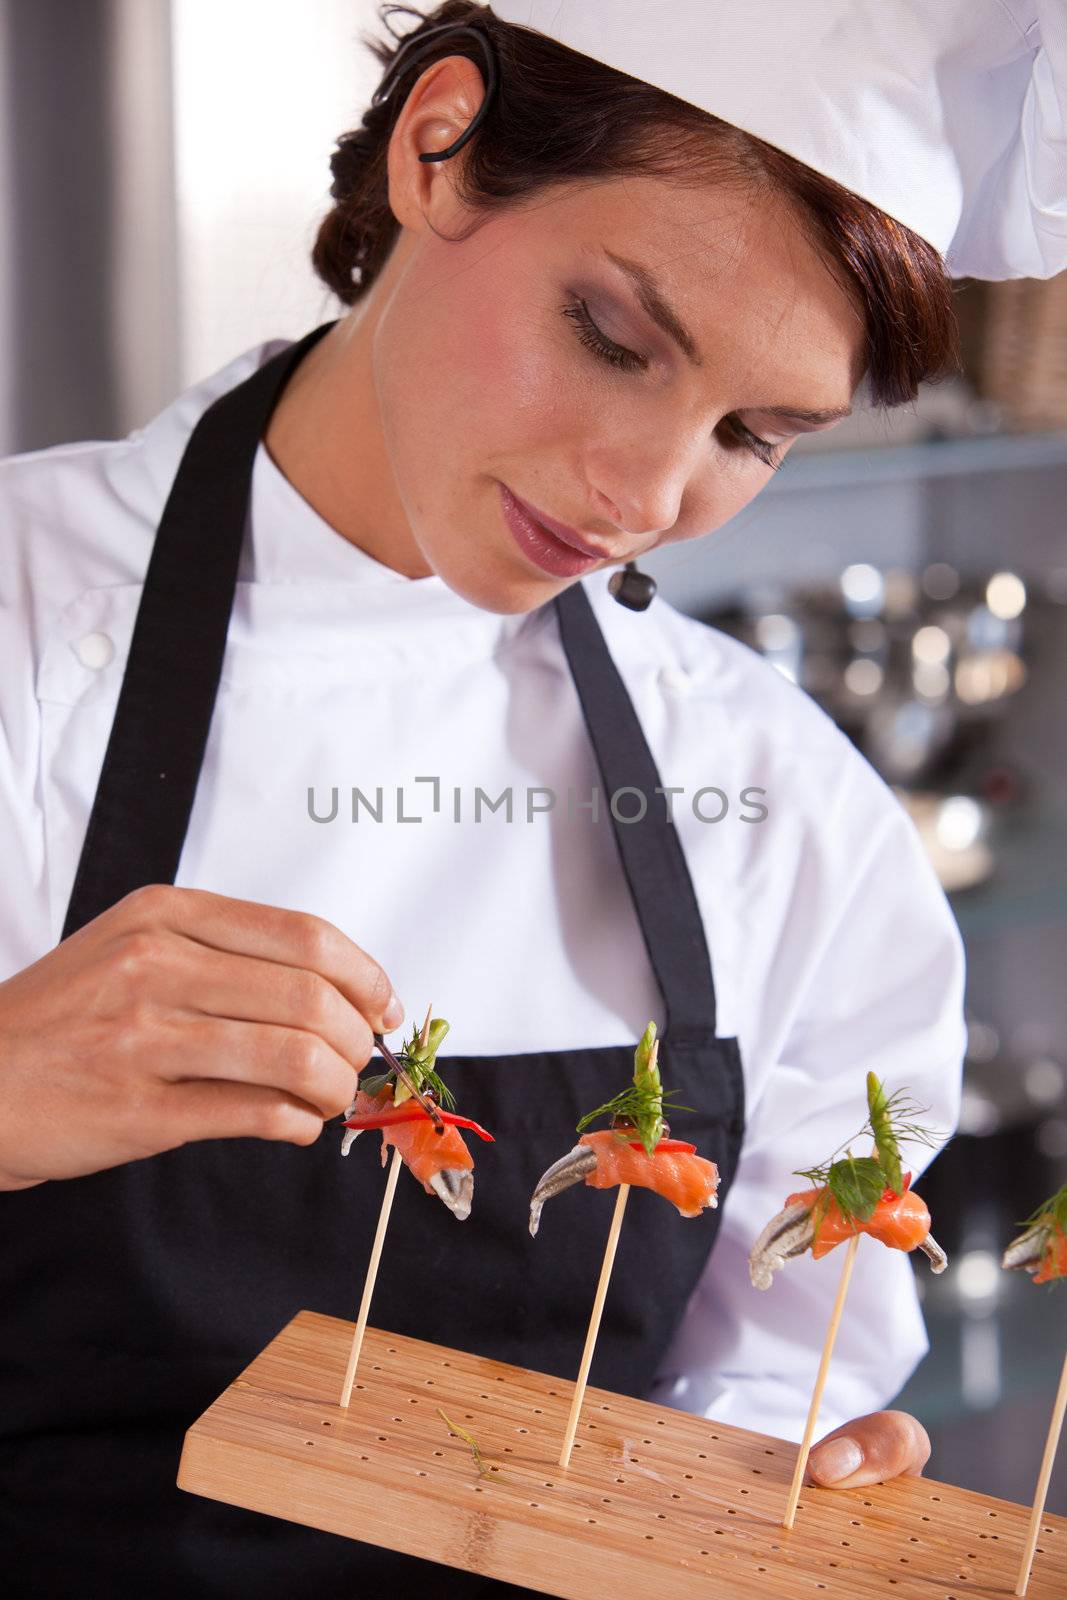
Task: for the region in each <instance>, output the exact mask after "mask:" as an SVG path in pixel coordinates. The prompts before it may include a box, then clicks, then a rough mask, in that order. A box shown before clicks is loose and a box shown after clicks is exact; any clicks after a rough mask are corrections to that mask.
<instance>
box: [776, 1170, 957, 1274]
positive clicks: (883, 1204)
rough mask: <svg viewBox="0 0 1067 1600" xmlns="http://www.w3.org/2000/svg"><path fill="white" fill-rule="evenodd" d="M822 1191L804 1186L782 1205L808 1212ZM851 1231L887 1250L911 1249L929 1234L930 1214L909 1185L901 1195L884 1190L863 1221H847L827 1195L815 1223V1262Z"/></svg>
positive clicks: (849, 1237) (842, 1240) (851, 1233)
mask: <svg viewBox="0 0 1067 1600" xmlns="http://www.w3.org/2000/svg"><path fill="white" fill-rule="evenodd" d="M824 1193H825V1191H824V1190H822V1189H806V1190H804V1192H803V1193H801V1194H791V1195H790V1196H789V1198H788V1200H787V1201H786V1205H787V1206H793V1205H803V1206H806V1207H807V1209H808V1211H811V1210H813V1208H814V1207H815V1204H816V1202H817V1201H818V1200H819V1199H820V1197H821V1196H822V1195H823V1194H824ZM854 1233H869V1234H870V1235H871V1237H872V1238H874V1239H878V1240H880V1241H881V1243H882V1244H884V1245H888V1246H889V1248H890V1249H891V1250H914V1249H915V1248H916V1247H917V1246H918V1245H920V1244H922V1242H923V1240H924V1239H926V1238H927V1237H928V1235H929V1233H930V1213H929V1211H928V1210H927V1208H926V1203H925V1201H923V1200H920V1198H919V1196H918V1195H917V1194H915V1193H913V1191H912V1190H911V1189H910V1188H905V1190H904V1193H903V1194H892V1193H891V1192H890V1191H889V1190H888V1189H887V1190H886V1192H885V1194H884V1195H883V1196H882V1198H881V1200H880V1201H879V1202H878V1205H877V1207H876V1208H875V1212H874V1215H873V1216H871V1217H868V1218H867V1220H866V1221H865V1222H861V1221H860V1220H859V1219H856V1220H851V1221H850V1220H848V1219H847V1218H845V1217H844V1216H842V1214H841V1211H840V1208H839V1207H838V1204H837V1201H836V1200H835V1199H834V1198H833V1196H832V1195H831V1196H830V1197H829V1198H828V1199H827V1200H826V1202H825V1206H824V1209H823V1210H822V1214H821V1216H820V1219H819V1221H818V1222H817V1223H816V1225H815V1237H814V1239H813V1241H812V1246H811V1253H812V1256H813V1257H814V1258H815V1260H816V1261H819V1260H820V1259H821V1258H822V1257H823V1256H826V1255H829V1254H830V1251H831V1250H833V1249H834V1248H835V1247H836V1246H837V1245H839V1244H842V1243H843V1242H844V1241H845V1240H846V1239H851V1237H852V1235H853V1234H854Z"/></svg>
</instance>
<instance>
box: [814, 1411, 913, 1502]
mask: <svg viewBox="0 0 1067 1600" xmlns="http://www.w3.org/2000/svg"><path fill="white" fill-rule="evenodd" d="M929 1459H930V1436H929V1434H928V1433H927V1431H926V1429H925V1428H924V1427H923V1425H922V1423H921V1422H919V1421H918V1420H917V1419H916V1418H915V1417H912V1416H909V1414H908V1413H907V1412H906V1411H873V1412H871V1413H870V1415H869V1416H866V1417H857V1418H856V1420H855V1421H854V1422H846V1423H845V1424H844V1426H843V1427H841V1428H835V1429H834V1431H833V1433H828V1434H827V1435H826V1438H825V1439H823V1440H821V1441H820V1442H819V1443H818V1444H817V1445H816V1446H815V1448H814V1449H813V1450H812V1452H811V1455H810V1456H809V1457H808V1470H809V1471H810V1473H811V1476H812V1478H813V1479H814V1480H815V1482H816V1483H821V1484H823V1485H824V1486H830V1485H832V1486H833V1487H834V1488H835V1489H859V1488H862V1487H863V1486H864V1485H865V1484H868V1483H885V1482H886V1480H887V1479H889V1478H900V1477H905V1476H909V1477H918V1476H919V1475H920V1474H921V1473H922V1470H923V1468H924V1467H925V1465H926V1463H927V1462H928V1461H929Z"/></svg>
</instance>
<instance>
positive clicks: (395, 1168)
mask: <svg viewBox="0 0 1067 1600" xmlns="http://www.w3.org/2000/svg"><path fill="white" fill-rule="evenodd" d="M432 1016H433V1002H432V1001H431V1002H430V1005H429V1006H428V1007H427V1011H426V1019H425V1021H424V1022H423V1024H422V1027H421V1028H420V1029H419V1043H420V1044H421V1045H425V1044H426V1041H427V1040H428V1039H429V1037H430V1019H431V1017H432ZM374 1038H375V1040H376V1041H377V1043H378V1045H379V1047H380V1048H381V1049H382V1051H383V1053H384V1055H385V1058H386V1060H387V1061H392V1062H393V1064H394V1065H395V1068H396V1073H397V1081H398V1082H400V1083H404V1084H406V1085H407V1087H408V1088H409V1089H410V1090H411V1092H412V1094H413V1095H414V1097H415V1098H416V1099H417V1100H418V1102H419V1104H420V1105H421V1106H424V1107H425V1109H426V1110H427V1111H429V1112H431V1113H432V1114H433V1116H434V1126H435V1127H436V1129H437V1132H438V1133H443V1132H444V1123H443V1122H442V1121H441V1119H440V1117H439V1116H437V1113H436V1110H435V1108H434V1106H433V1104H432V1102H427V1101H425V1100H424V1099H423V1097H422V1095H421V1094H420V1093H419V1091H418V1089H417V1088H416V1087H415V1085H414V1084H413V1083H412V1081H411V1079H410V1078H409V1077H408V1075H407V1073H406V1072H405V1071H404V1070H403V1068H402V1067H401V1065H400V1063H399V1061H397V1059H396V1057H395V1056H394V1055H393V1054H392V1051H391V1050H389V1048H388V1047H387V1046H386V1045H385V1042H384V1040H383V1039H382V1036H381V1034H379V1033H376V1034H375V1035H374ZM402 1163H403V1157H402V1156H401V1154H400V1147H399V1145H395V1144H394V1146H393V1160H392V1163H391V1165H390V1167H389V1176H388V1177H387V1178H386V1180H385V1193H384V1194H383V1195H382V1204H381V1210H380V1211H379V1212H378V1226H377V1228H376V1229H375V1231H374V1243H373V1245H372V1246H371V1252H370V1261H369V1262H368V1263H367V1276H366V1278H365V1279H364V1282H363V1297H362V1299H361V1300H360V1302H359V1315H358V1316H357V1317H356V1327H355V1332H354V1333H353V1335H352V1348H351V1350H350V1351H349V1353H348V1367H347V1368H346V1370H345V1382H344V1388H343V1389H342V1391H341V1409H342V1411H347V1410H348V1404H349V1401H350V1400H351V1398H352V1385H353V1383H354V1382H355V1377H356V1367H357V1365H358V1364H359V1353H360V1351H361V1350H362V1349H363V1335H364V1334H365V1333H366V1331H367V1318H368V1317H369V1316H370V1303H371V1296H372V1295H373V1294H374V1285H375V1282H376V1281H377V1277H378V1263H379V1262H380V1261H381V1259H382V1249H383V1247H384V1245H385V1231H386V1229H387V1228H388V1226H389V1213H390V1212H391V1211H392V1209H393V1196H394V1195H395V1193H396V1180H397V1177H398V1176H399V1173H400V1168H401V1165H402Z"/></svg>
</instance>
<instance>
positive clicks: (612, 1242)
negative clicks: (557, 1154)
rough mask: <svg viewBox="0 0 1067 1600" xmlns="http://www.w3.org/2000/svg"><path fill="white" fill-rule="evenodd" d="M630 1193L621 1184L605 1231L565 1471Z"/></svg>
mask: <svg viewBox="0 0 1067 1600" xmlns="http://www.w3.org/2000/svg"><path fill="white" fill-rule="evenodd" d="M629 1193H630V1185H629V1184H628V1183H620V1184H619V1192H618V1195H617V1197H616V1200H615V1213H614V1215H613V1216H612V1219H611V1228H610V1230H609V1232H608V1242H607V1244H606V1245H605V1246H604V1260H603V1262H602V1263H601V1267H600V1281H599V1282H598V1284H597V1286H596V1297H595V1299H594V1300H593V1311H592V1315H591V1316H590V1318H589V1331H588V1332H587V1334H586V1336H585V1349H584V1350H583V1351H582V1361H581V1365H580V1367H579V1368H578V1378H577V1381H576V1383H575V1385H574V1398H573V1400H572V1401H571V1411H570V1416H569V1417H568V1418H567V1430H566V1432H565V1434H564V1436H563V1448H562V1450H561V1451H560V1453H559V1464H560V1467H561V1468H563V1469H564V1470H566V1468H567V1466H568V1464H569V1462H570V1459H571V1450H572V1449H573V1448H574V1435H575V1434H576V1433H577V1431H578V1418H579V1416H580V1415H581V1410H582V1401H583V1400H584V1399H585V1386H586V1383H587V1382H588V1379H589V1368H590V1366H591V1365H592V1362H593V1349H594V1346H595V1345H596V1336H597V1333H598V1332H599V1331H600V1318H601V1315H602V1313H603V1310H604V1300H605V1297H606V1296H607V1292H608V1282H609V1280H610V1278H611V1269H612V1266H613V1265H614V1263H615V1251H616V1248H617V1246H618V1243H619V1230H620V1229H621V1227H622V1214H623V1212H624V1211H625V1210H626V1199H627V1196H628V1195H629Z"/></svg>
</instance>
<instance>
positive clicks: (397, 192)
mask: <svg viewBox="0 0 1067 1600" xmlns="http://www.w3.org/2000/svg"><path fill="white" fill-rule="evenodd" d="M393 92H394V93H396V90H394V91H393ZM484 98H485V81H484V79H483V78H482V74H481V71H480V70H479V68H478V65H477V63H476V62H474V61H472V60H470V59H469V57H467V56H459V55H457V56H444V57H443V58H442V59H441V60H440V61H435V62H434V63H433V65H432V66H429V67H427V68H426V70H425V72H423V73H422V74H421V75H420V77H419V78H418V79H417V80H416V82H415V83H414V84H413V85H412V87H411V90H410V91H409V93H408V96H407V99H406V100H405V102H404V106H403V109H402V110H401V113H400V115H399V117H398V118H397V122H396V126H395V127H394V129H393V132H392V136H391V137H390V140H389V152H388V179H389V206H390V209H391V210H392V213H393V215H394V216H395V217H396V219H397V221H398V222H399V223H400V224H401V226H402V227H405V228H411V229H412V230H413V231H416V232H417V231H420V230H422V229H425V228H428V227H431V226H432V227H433V228H435V229H437V230H440V231H450V230H449V228H448V219H449V218H453V219H454V218H455V216H456V214H457V210H458V202H457V201H456V198H455V163H457V162H461V161H463V160H464V159H465V157H466V155H467V150H468V148H469V146H468V147H465V148H464V149H463V150H460V151H459V152H458V154H457V155H455V156H452V157H450V158H449V159H448V160H447V161H420V160H419V156H420V155H422V154H423V153H424V152H430V151H434V150H446V149H447V148H448V146H449V145H450V144H452V143H453V142H454V141H455V140H456V139H458V138H459V136H460V134H461V133H462V132H463V131H464V129H465V128H467V127H469V125H470V123H471V122H472V121H473V119H474V117H475V115H476V114H477V111H478V108H479V106H480V105H481V103H482V101H483V100H484ZM475 137H477V135H475ZM450 168H451V169H452V170H451V171H450V170H449V169H450Z"/></svg>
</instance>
